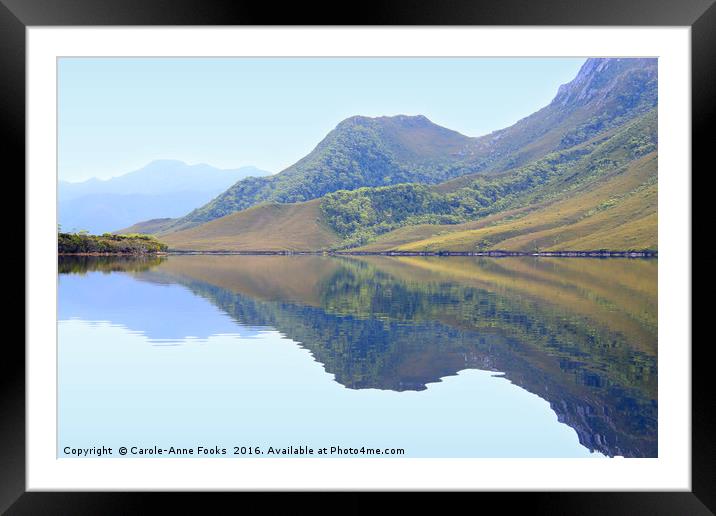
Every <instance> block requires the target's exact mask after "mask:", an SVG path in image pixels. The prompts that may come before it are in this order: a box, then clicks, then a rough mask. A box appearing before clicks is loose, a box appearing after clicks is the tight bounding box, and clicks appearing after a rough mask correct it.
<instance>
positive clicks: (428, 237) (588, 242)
mask: <svg viewBox="0 0 716 516" xmlns="http://www.w3.org/2000/svg"><path fill="white" fill-rule="evenodd" d="M656 180H657V155H656V153H651V154H648V155H646V156H643V157H642V158H640V159H638V160H635V161H634V162H632V163H631V164H630V165H629V166H628V167H627V168H625V169H621V170H617V171H615V172H613V173H612V174H611V175H610V176H609V177H607V178H600V179H599V180H597V181H595V182H593V183H591V184H588V185H586V186H584V187H582V188H581V189H580V190H579V191H575V192H570V193H569V194H565V196H564V197H561V198H557V199H555V200H553V201H551V202H549V203H542V204H538V205H535V206H532V207H525V208H523V209H522V210H513V211H511V212H503V213H499V214H495V215H492V216H490V217H486V218H484V219H482V220H479V221H476V222H469V223H466V224H458V225H427V224H426V225H422V226H414V227H409V228H401V229H399V230H396V231H391V232H390V233H386V234H385V235H382V236H381V237H379V238H378V239H377V240H376V241H375V242H373V243H371V244H368V245H366V246H363V247H361V248H359V249H357V250H360V251H390V250H395V251H433V252H436V251H464V252H467V251H478V250H505V251H521V252H533V251H536V250H539V251H586V250H597V249H608V250H619V251H623V250H629V249H652V250H656V249H657V240H658V239H657V181H656Z"/></svg>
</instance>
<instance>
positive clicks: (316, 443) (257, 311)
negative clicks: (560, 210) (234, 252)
mask: <svg viewBox="0 0 716 516" xmlns="http://www.w3.org/2000/svg"><path fill="white" fill-rule="evenodd" d="M657 267H658V263H657V261H656V260H628V259H623V260H622V259H608V260H599V259H586V258H584V259H582V258H500V259H495V258H475V257H378V256H374V257H323V256H206V255H204V256H169V257H164V258H150V259H121V258H106V257H99V258H94V257H62V258H61V259H60V262H59V271H60V277H59V299H58V312H59V323H58V334H59V342H58V346H59V349H58V357H59V366H58V367H59V370H58V375H59V389H58V409H59V435H58V456H59V457H67V456H68V454H66V453H65V452H64V450H65V448H66V447H70V448H74V449H82V448H92V447H99V446H105V447H111V448H112V449H113V452H112V454H110V456H117V457H119V456H120V455H119V453H117V450H118V449H119V447H121V446H125V447H127V448H128V449H129V450H132V447H135V449H136V450H140V449H145V450H154V449H168V448H169V447H172V446H173V447H176V448H187V449H194V450H197V447H198V446H203V447H204V449H209V450H211V449H219V450H221V449H225V450H226V454H225V455H209V456H218V457H247V456H255V455H247V454H246V453H248V451H249V450H243V448H244V447H247V448H252V449H255V447H258V448H259V450H260V451H263V452H264V454H263V455H260V456H262V457H266V456H270V455H268V454H267V452H268V451H269V449H270V448H273V449H274V450H276V451H280V450H283V449H286V448H289V447H291V446H293V448H294V450H297V449H299V448H300V447H304V448H307V447H308V448H313V450H314V455H315V454H316V453H317V450H319V449H321V448H329V449H330V448H331V447H334V448H336V447H340V448H341V449H342V450H347V449H349V448H352V449H354V450H355V449H360V448H361V447H366V448H370V449H380V450H384V449H391V448H392V449H397V448H400V449H403V450H404V454H402V455H399V456H402V457H603V456H610V457H612V456H625V457H655V456H657ZM235 447H239V448H242V453H244V454H242V455H234V454H233V453H234V450H235ZM299 451H300V449H299ZM195 453H196V452H195ZM349 455H351V453H350V452H349ZM132 456H139V455H133V454H132V452H131V451H130V452H129V453H128V454H127V455H126V457H132ZM154 456H156V455H154ZM201 456H204V455H201ZM273 456H276V455H273ZM278 456H283V455H278ZM316 456H317V455H316ZM330 456H333V457H336V456H342V457H345V456H346V455H345V454H341V455H338V454H333V455H330Z"/></svg>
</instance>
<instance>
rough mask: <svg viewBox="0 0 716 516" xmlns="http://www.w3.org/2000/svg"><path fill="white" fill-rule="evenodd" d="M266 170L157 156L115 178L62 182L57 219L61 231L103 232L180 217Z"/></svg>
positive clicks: (267, 173) (263, 173) (260, 175)
mask: <svg viewBox="0 0 716 516" xmlns="http://www.w3.org/2000/svg"><path fill="white" fill-rule="evenodd" d="M267 175H270V173H269V172H266V171H265V170H260V169H258V168H256V167H241V168H238V169H231V170H222V169H218V168H215V167H212V166H210V165H206V164H203V163H202V164H197V165H188V164H186V163H184V162H182V161H176V160H157V161H152V162H151V163H149V164H148V165H146V166H145V167H142V168H140V169H139V170H135V171H133V172H129V173H128V174H124V175H122V176H118V177H113V178H111V179H106V180H102V179H96V178H93V179H89V180H87V181H83V182H81V183H70V182H67V181H60V182H59V185H58V203H59V223H60V226H61V227H62V230H63V231H80V230H87V231H89V232H90V233H104V232H111V231H116V230H118V229H122V228H124V227H127V226H129V225H131V224H133V223H135V222H136V221H138V220H145V219H156V218H166V217H178V216H181V215H184V214H185V213H187V212H188V211H191V210H193V209H194V208H196V207H197V206H201V205H203V204H206V203H207V202H209V201H210V200H211V199H213V198H214V197H216V196H217V195H218V194H220V193H221V192H223V191H224V190H226V189H227V188H229V187H230V186H231V185H233V184H234V183H236V182H237V181H239V180H241V179H245V178H247V177H262V176H267Z"/></svg>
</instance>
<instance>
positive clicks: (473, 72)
mask: <svg viewBox="0 0 716 516" xmlns="http://www.w3.org/2000/svg"><path fill="white" fill-rule="evenodd" d="M583 62H584V59H574V58H524V59H523V58H519V59H518V58H62V59H60V61H59V176H60V179H64V180H68V181H82V180H85V179H88V178H90V177H100V178H107V177H112V176H117V175H122V174H125V173H127V172H130V171H132V170H136V169H138V168H140V167H142V166H144V165H145V164H147V163H148V162H150V161H152V160H155V159H178V160H182V161H186V162H188V163H208V164H210V165H213V166H216V167H220V168H238V167H241V166H245V165H254V166H257V167H259V168H262V169H265V170H269V171H271V172H279V171H281V170H282V169H284V168H286V167H287V166H289V165H291V164H292V163H294V162H296V161H297V160H298V159H300V158H301V157H303V156H305V155H306V154H307V153H308V152H310V151H311V150H312V149H313V148H314V147H315V146H316V144H317V143H318V142H319V141H320V140H321V139H322V138H323V137H324V136H325V135H326V134H327V133H328V132H329V131H330V130H331V129H333V128H334V127H335V126H336V125H337V124H338V123H339V122H340V121H341V120H343V119H345V118H347V117H349V116H353V115H366V116H381V115H397V114H406V115H417V114H422V115H425V116H427V117H428V118H429V119H430V120H432V121H433V122H435V123H436V124H440V125H442V126H445V127H448V128H450V129H454V130H456V131H460V132H461V133H463V134H466V135H469V136H480V135H482V134H486V133H489V132H491V131H494V130H496V129H501V128H503V127H506V126H508V125H510V124H512V123H514V122H516V121H517V120H519V119H520V118H522V117H524V116H527V115H529V114H530V113H532V112H534V111H536V110H537V109H539V108H541V107H543V106H544V105H546V104H547V103H548V102H549V101H550V100H551V99H552V98H553V97H554V95H555V94H556V92H557V88H558V87H559V85H560V84H563V83H566V82H569V81H570V80H571V79H573V78H574V76H575V75H576V73H577V71H578V70H579V67H580V66H581V65H582V63H583Z"/></svg>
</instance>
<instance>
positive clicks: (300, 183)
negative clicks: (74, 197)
mask: <svg viewBox="0 0 716 516" xmlns="http://www.w3.org/2000/svg"><path fill="white" fill-rule="evenodd" d="M656 105H657V66H656V60H654V59H589V60H587V62H586V63H585V65H584V66H583V67H582V69H581V70H580V72H579V74H578V75H577V77H576V78H575V79H574V80H573V81H572V82H570V83H569V84H566V85H564V86H562V87H561V88H560V89H559V91H558V93H557V95H556V96H555V98H554V99H553V101H552V102H551V103H550V104H549V105H548V106H546V107H545V108H543V109H541V110H540V111H538V112H536V113H534V114H532V115H530V116H528V117H527V118H525V119H523V120H521V121H519V122H517V123H516V124H515V125H513V126H511V127H509V128H507V129H503V130H501V131H496V132H494V133H491V134H489V135H486V136H483V137H480V138H470V137H467V136H463V135H461V134H459V133H456V132H453V131H450V130H448V129H445V128H442V127H439V126H437V125H435V124H433V123H432V122H430V121H429V120H427V119H426V118H425V117H422V116H418V117H408V116H397V117H381V118H366V117H353V118H350V119H348V120H345V121H343V122H341V123H340V124H339V125H338V127H336V129H335V130H334V131H332V132H331V133H330V134H329V135H328V136H327V137H326V138H325V139H324V140H323V141H322V142H321V143H320V144H319V145H318V146H317V147H316V149H314V151H313V152H311V153H310V154H309V155H308V156H306V157H305V158H303V159H302V160H301V161H299V162H298V163H296V164H295V165H293V166H291V167H289V168H288V169H286V170H284V171H283V172H281V173H280V174H277V175H276V176H272V177H268V178H251V179H247V180H243V181H239V182H238V183H236V184H235V185H234V186H232V187H231V188H229V189H228V190H227V191H226V192H224V193H223V194H222V195H220V196H219V197H217V198H216V199H214V200H213V201H212V202H210V203H209V204H207V205H205V206H203V207H201V208H199V209H197V210H194V211H193V212H192V213H190V214H188V215H187V216H186V217H183V218H181V219H175V220H168V221H159V223H151V221H150V223H147V225H146V226H142V225H135V226H133V227H132V229H133V230H142V228H143V227H146V230H147V231H148V232H153V233H157V234H160V235H163V238H166V239H167V242H168V243H169V245H170V247H171V248H172V249H189V250H232V249H237V250H238V249H241V250H256V251H266V250H301V251H318V250H325V249H343V250H345V249H355V248H358V250H360V251H373V252H383V251H391V250H396V251H434V252H436V251H463V252H473V251H487V250H507V251H520V252H534V251H540V250H545V251H547V250H549V251H555V250H599V249H606V250H645V249H649V250H656V249H657V231H656V229H657V204H656V197H657V196H656V192H657V186H656V183H657V116H656ZM315 198H320V200H318V201H316V202H317V203H318V207H319V208H320V209H319V210H318V212H317V211H316V204H314V203H312V202H306V201H309V200H311V199H315ZM266 202H269V203H272V204H270V206H273V208H271V210H272V211H273V212H275V213H276V214H277V216H276V217H274V218H272V217H265V216H264V217H262V223H261V231H260V232H258V231H255V230H252V231H246V229H245V228H246V227H250V228H254V229H255V228H256V226H255V224H253V221H254V220H255V218H256V214H255V213H254V212H252V211H251V210H246V208H249V207H252V206H254V205H256V204H261V203H266ZM277 203H280V204H277ZM286 203H291V204H292V208H291V211H292V216H294V217H297V218H298V219H302V220H306V221H310V224H308V225H306V226H305V227H304V231H302V233H301V236H300V237H299V236H298V234H297V233H296V232H295V231H286V230H285V229H284V225H285V224H286V217H285V210H282V209H279V208H277V206H280V205H281V204H286ZM244 210H245V211H244ZM227 215H228V216H227ZM207 221H213V222H211V223H210V224H206V222H207ZM188 228H192V229H190V230H189V231H186V230H187V229H188ZM214 235H218V236H219V238H214ZM269 235H271V236H269ZM284 236H285V237H286V238H284Z"/></svg>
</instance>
